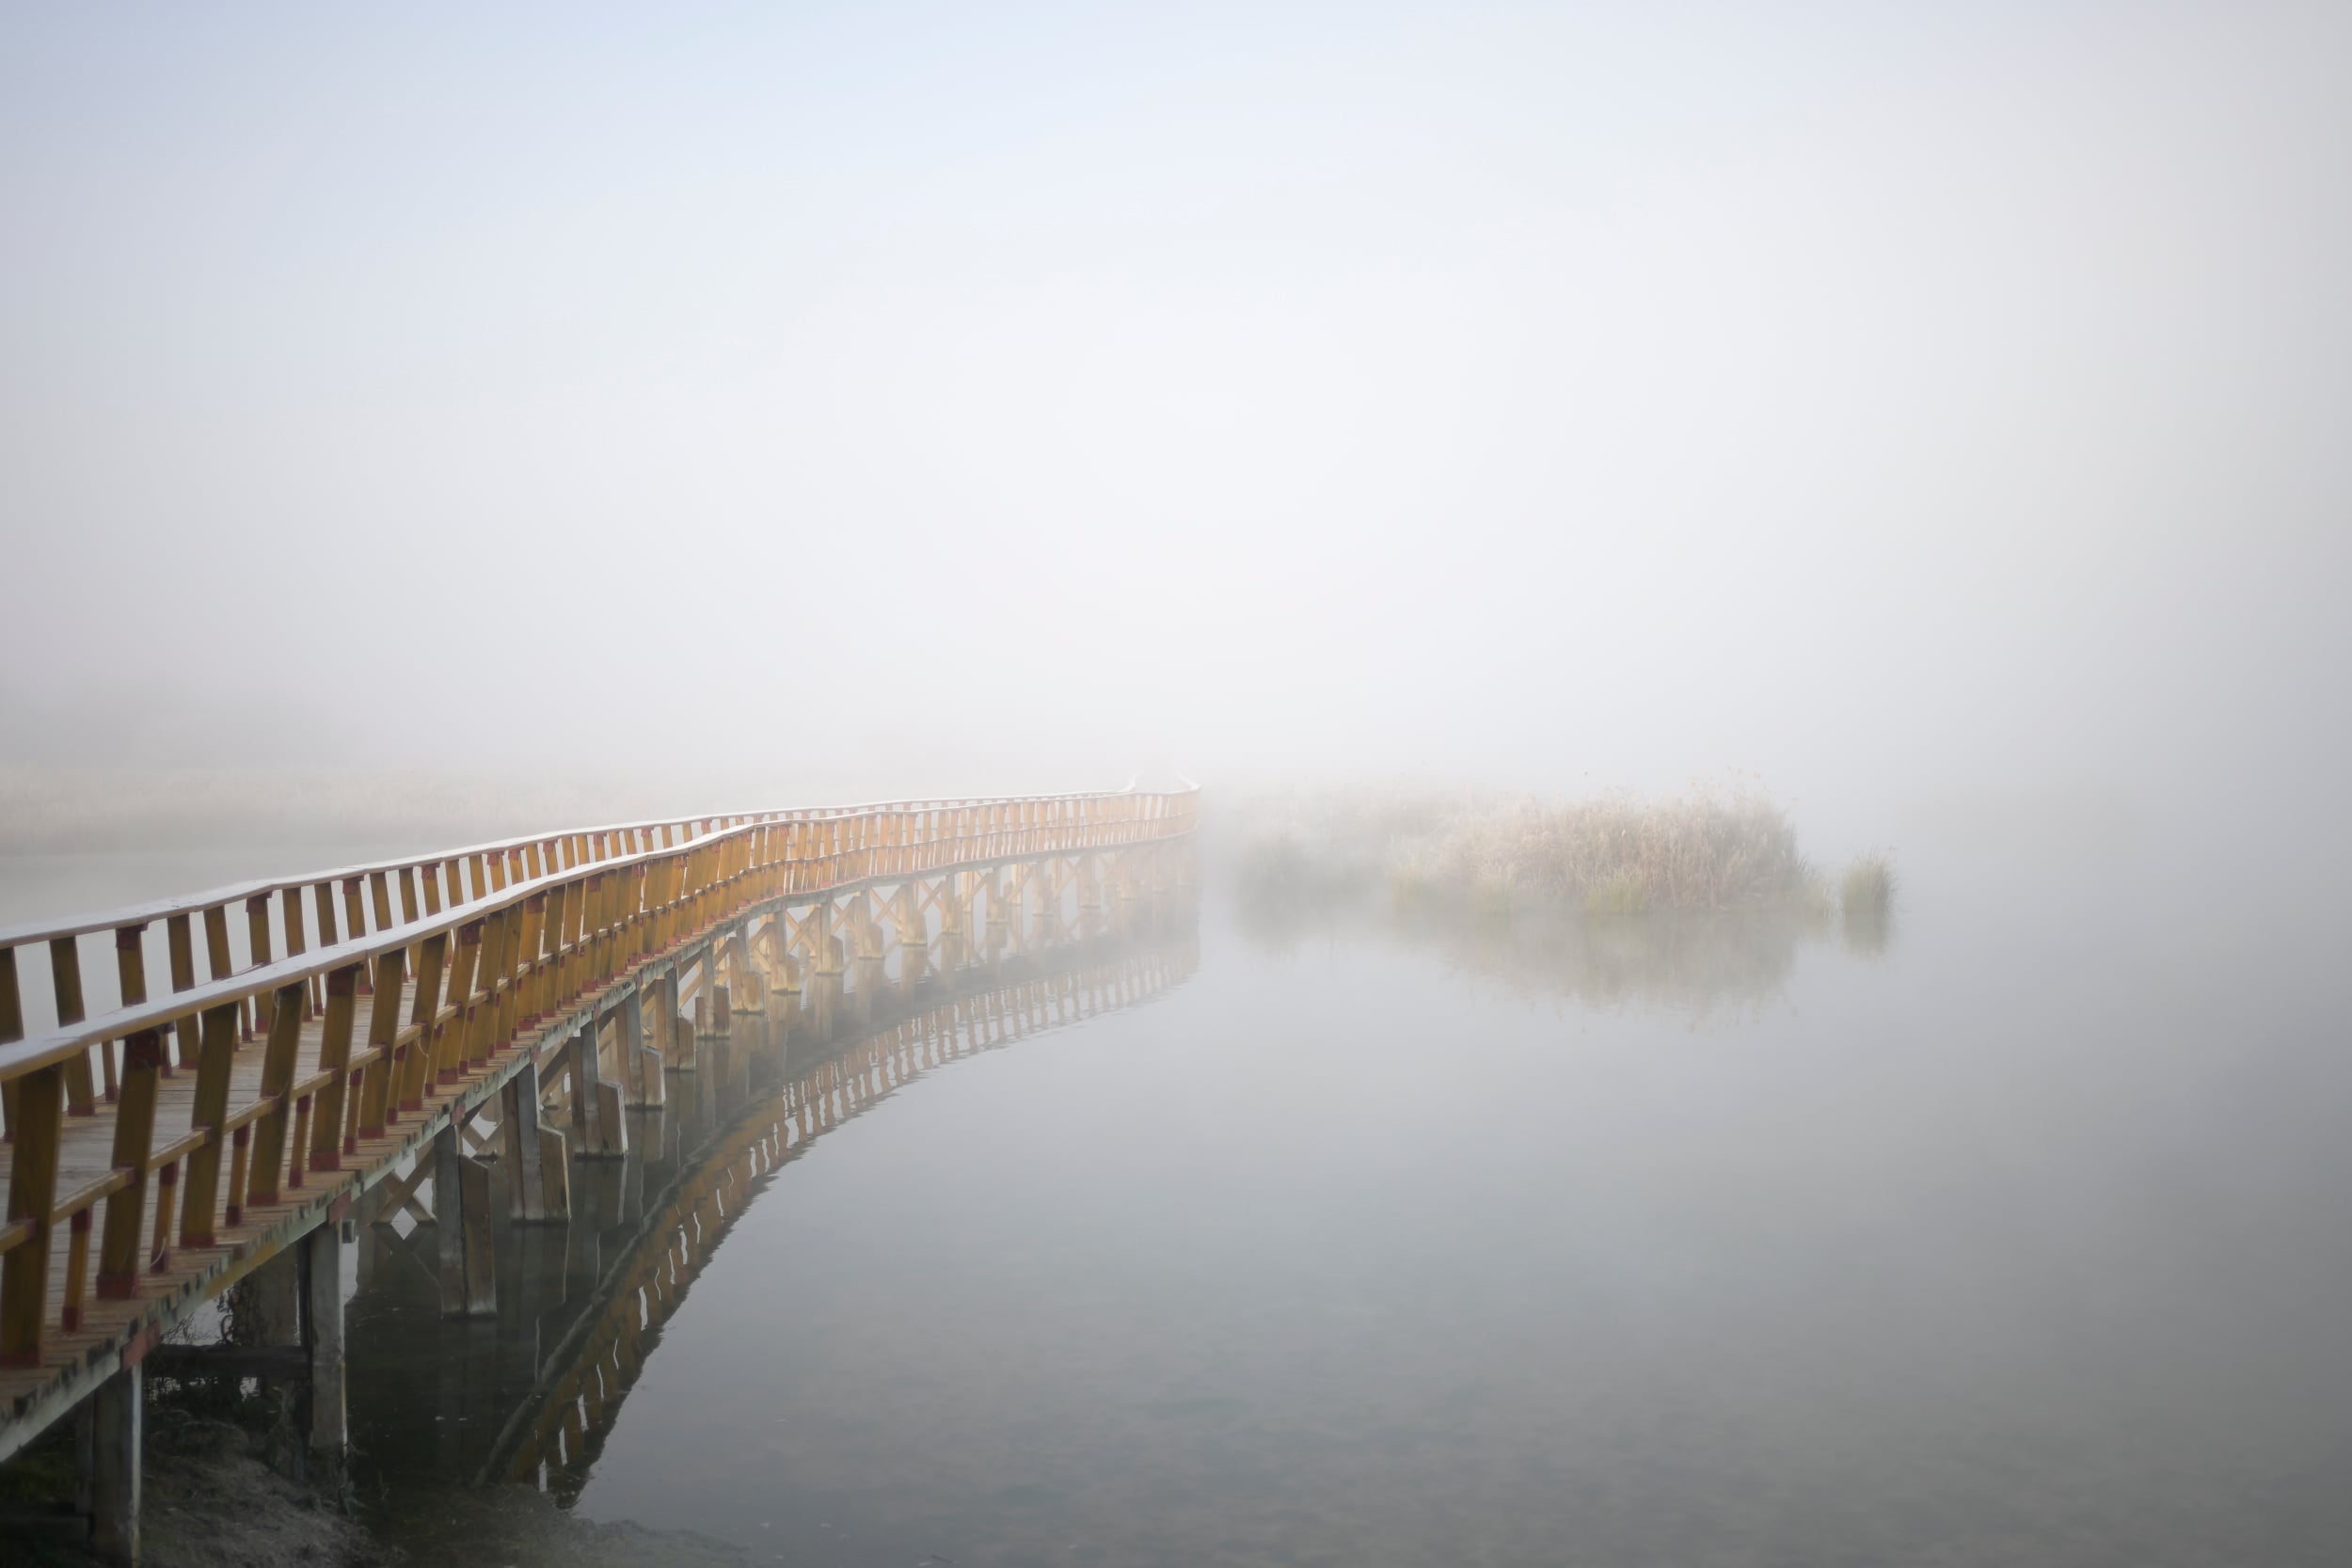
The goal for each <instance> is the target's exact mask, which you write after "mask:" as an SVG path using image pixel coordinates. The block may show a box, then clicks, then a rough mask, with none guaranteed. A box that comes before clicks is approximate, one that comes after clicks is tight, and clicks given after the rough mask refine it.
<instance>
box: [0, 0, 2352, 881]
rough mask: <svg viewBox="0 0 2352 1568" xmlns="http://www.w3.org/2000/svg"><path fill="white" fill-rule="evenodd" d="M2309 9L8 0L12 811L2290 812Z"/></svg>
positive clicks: (1851, 817)
mask: <svg viewBox="0 0 2352 1568" xmlns="http://www.w3.org/2000/svg"><path fill="white" fill-rule="evenodd" d="M2347 57H2352V13H2347V12H2346V11H2345V10H2344V8H2341V7H2331V6H2325V5H2318V4H2312V5H2306V6H2282V7H2259V6H2245V5H2231V6H2219V5H2211V6H2161V7H2140V6H2133V7H2124V6H2115V7H2098V6H2062V7H2050V6H2033V7H2026V6H1994V7H1972V8H1945V9H1944V10H1942V11H1941V12H1938V13H1931V12H1925V11H1922V10H1921V9H1920V8H1895V9H1889V8H1865V7H1850V8H1840V7H1796V8H1776V9H1775V11H1774V13H1773V14H1771V15H1764V14H1760V13H1758V12H1757V11H1756V9H1755V8H1739V7H1727V6H1726V7H1722V8H1707V7H1673V8H1661V7H1648V8H1632V7H1627V8H1618V9H1614V10H1610V9H1601V8H1590V9H1584V10H1569V9H1566V8H1561V9H1557V10H1554V9H1548V8H1499V7H1490V8H1469V7H1462V6H1443V7H1413V6H1403V7H1391V8H1375V9H1367V8H1354V7H1318V6H1306V7H1296V8H1284V9H1282V10H1281V11H1279V13H1277V12H1274V11H1270V10H1269V9H1267V8H1257V7H1232V8H1211V7H1186V8H1176V9H1174V10H1169V9H1160V10H1152V9H1149V8H1130V9H1124V10H1109V9H1102V10H1098V9H1089V8H985V10H975V9H973V8H958V7H940V8H919V7H864V8H839V9H819V8H801V9H796V10H793V11H791V12H788V13H787V12H784V11H781V10H779V11H775V12H772V13H771V12H763V11H761V10H759V9H757V8H744V9H738V8H664V9H663V10H662V12H661V13H660V16H659V17H655V16H652V15H649V14H648V15H630V14H627V13H626V12H625V11H624V10H623V9H622V8H610V9H599V10H594V11H591V10H589V9H586V8H564V9H561V10H558V9H553V8H549V9H545V10H532V9H529V8H515V9H510V10H507V11H504V12H502V13H501V14H500V15H498V16H496V17H492V16H485V15H483V14H480V13H479V12H477V11H476V10H475V9H473V8H465V9H454V8H453V9H446V10H439V11H434V10H429V9H424V8H407V9H404V10H403V11H401V12H400V13H398V14H391V13H385V14H378V15H367V16H360V15H354V14H349V13H344V14H326V13H322V12H319V11H316V10H314V9H311V8H294V7H286V8H264V7H249V8H240V9H238V10H236V11H235V12H234V13H233V14H231V13H227V12H219V11H211V10H208V11H206V12H204V13H202V14H199V13H198V12H194V11H190V10H187V9H184V8H151V9H148V10H145V11H132V10H112V11H108V12H104V13H100V12H91V11H77V10H59V9H56V8H31V7H19V8H12V9H11V10H10V11H9V13H8V15H7V17H6V18H5V20H0V211H5V212H6V213H7V214H8V244H7V245H6V246H5V247H0V276H4V277H5V279H6V287H5V288H4V289H0V518H5V527H6V529H7V540H6V555H5V559H6V561H7V562H8V577H9V579H10V592H9V594H8V600H9V610H8V616H7V617H6V619H5V622H0V671H4V672H5V673H4V674H0V704H5V707H4V708H0V748H5V750H4V752H0V760H4V761H5V762H6V763H8V765H10V766H9V769H8V773H7V778H8V781H9V789H10V793H11V799H13V800H16V801H17V802H18V804H17V806H16V807H15V808H14V811H15V813H16V814H18V815H19V816H20V826H22V824H24V823H29V822H31V821H32V820H33V817H34V816H37V815H38V814H37V813H35V812H33V809H32V807H30V806H28V805H26V804H25V802H26V801H37V800H48V799H54V798H56V795H57V792H58V791H59V790H60V789H62V790H63V791H64V793H65V794H66V795H68V796H71V797H72V798H73V799H74V800H78V801H86V800H87V799H88V798H90V796H91V793H92V792H93V791H98V792H101V793H103V787H104V786H103V784H98V783H93V782H92V781H93V779H97V780H105V779H119V778H123V777H138V776H148V777H152V776H153V775H155V774H156V773H158V772H166V773H169V774H170V775H172V776H173V777H174V778H182V777H185V776H188V775H219V774H224V773H226V774H230V775H232V776H243V775H246V774H263V775H283V774H289V773H291V774H300V775H314V774H315V775H331V776H334V777H337V778H342V779H357V780H370V781H376V783H375V784H373V785H372V787H375V788H378V789H381V787H382V784H381V781H383V780H385V779H388V778H389V779H396V780H418V781H452V780H454V781H467V782H469V787H471V784H472V783H475V782H480V781H490V782H489V783H488V784H485V785H484V787H485V788H486V789H489V790H491V791H492V792H494V793H495V792H496V791H499V790H507V791H511V792H512V793H511V794H510V795H509V796H508V797H507V798H509V799H512V800H527V799H528V800H548V801H551V802H553V803H554V804H556V805H559V806H561V807H562V808H563V809H564V810H566V811H572V810H575V809H576V810H577V811H578V812H580V813H587V814H589V815H596V812H595V810H594V809H593V808H596V807H600V806H602V805H604V804H607V803H612V802H622V801H634V800H640V799H645V798H650V797H651V796H655V795H660V796H661V798H662V799H663V800H665V802H667V803H669V804H671V805H673V806H674V807H675V808H676V809H687V808H691V807H693V806H697V805H706V804H707V805H735V804H739V803H743V802H744V801H745V800H758V801H760V802H762V803H770V802H775V803H781V802H784V801H796V800H803V799H834V798H840V797H842V796H870V795H872V794H875V793H888V794H905V793H918V792H924V791H933V790H937V791H949V790H953V791H963V790H988V789H1001V788H1031V787H1035V788H1061V787H1074V786H1082V785H1093V784H1118V783H1119V782H1120V781H1121V780H1123V779H1124V778H1126V777H1128V776H1130V775H1132V774H1134V773H1136V772H1137V771H1138V770H1146V771H1149V770H1159V772H1161V773H1162V774H1163V775H1164V774H1165V773H1166V772H1168V771H1169V770H1174V769H1182V770H1183V771H1184V772H1185V773H1187V774H1190V775H1191V776H1194V777H1197V778H1200V779H1201V780H1203V781H1205V782H1206V783H1208V784H1210V785H1212V786H1213V787H1224V786H1231V785H1235V784H1248V783H1256V782H1263V781H1267V780H1273V779H1286V778H1298V777H1304V778H1311V779H1315V780H1334V779H1349V778H1359V777H1372V776H1380V777H1385V776H1390V775H1393V774H1396V773H1399V772H1409V773H1411V774H1413V775H1416V776H1419V777H1423V778H1429V779H1436V780H1443V781H1449V782H1454V781H1460V782H1477V783H1484V784H1500V785H1507V786H1510V787H1514V788H1525V789H1531V790H1538V791H1544V792H1549V793H1564V792H1566V793H1572V792H1575V791H1577V790H1580V789H1588V788H1593V789H1597V788H1615V787H1629V788H1634V789H1645V790H1647V789H1661V788H1673V787H1677V786H1679V785H1681V784H1684V783H1685V782H1686V781H1688V780H1691V779H1692V778H1694V777H1695V778H1716V777H1722V776H1724V775H1726V774H1727V773H1731V772H1737V773H1738V774H1740V776H1743V777H1753V778H1755V779H1758V780H1760V781H1762V783H1763V784H1765V786H1766V787H1768V788H1770V789H1772V790H1773V791H1775V792H1777V793H1778V794H1780V795H1782V796H1784V797H1787V798H1789V799H1792V800H1795V801H1796V802H1797V806H1796V810H1797V815H1798V816H1799V817H1800V819H1802V820H1804V821H1805V822H1806V824H1807V825H1808V828H1809V829H1819V830H1820V831H1821V832H1827V833H1828V834H1829V835H1830V836H1832V837H1833V838H1836V839H1839V840H1840V841H1841V842H1863V841H1870V840H1879V839H1884V838H1888V837H1899V836H1900V835H1901V834H1902V833H1904V832H1909V831H1915V828H1916V825H1917V824H1919V823H1921V822H1923V821H1928V820H1931V819H1938V818H1939V814H1940V817H1941V818H1950V819H1956V818H1962V817H1964V818H1967V819H1969V820H1972V821H1979V822H1994V823H2004V822H2010V823H2013V822H2016V821H2021V820H2034V821H2046V822H2056V823H2058V824H2061V825H2062V826H2063V825H2065V824H2099V825H2105V826H2106V827H2110V828H2111V827H2113V826H2114V825H2115V824H2116V823H2119V822H2126V823H2131V824H2136V825H2137V826H2135V827H2134V828H2133V830H2132V831H2134V832H2142V833H2146V834H2150V835H2159V834H2160V835H2163V836H2164V837H2166V838H2167V839H2169V840H2171V841H2175V842H2177V843H2178V844H2180V845H2181V846H2184V847H2190V848H2197V849H2201V850H2204V851H2208V852H2210V853H2211V854H2212V855H2213V856H2214V857H2215V859H2216V860H2217V862H2224V863H2226V862H2227V861H2228V860H2230V859H2232V858H2234V857H2239V856H2242V855H2244V854H2246V853H2247V850H2246V848H2245V846H2246V845H2247V844H2248V843H2249V842H2251V840H2249V836H2248V835H2249V834H2250V833H2253V832H2257V831H2258V830H2260V831H2265V832H2267V831H2270V830H2276V831H2278V832H2279V833H2280V843H2282V844H2285V845H2288V846H2291V847H2293V849H2294V861H2295V863H2296V865H2300V866H2306V867H2314V866H2318V865H2321V864H2329V865H2337V866H2340V865H2341V863H2342V860H2343V848H2342V842H2341V835H2340V834H2339V833H2338V832H2337V831H2336V830H2335V829H2334V827H2333V826H2332V825H2331V824H2329V825H2326V826H2315V825H2313V823H2312V821H2311V820H2309V819H2305V820H2300V821H2298V814H2300V813H2303V812H2307V811H2315V810H2316V808H2317V807H2318V806H2319V805H2320V803H2323V802H2330V801H2333V800H2340V799H2341V797H2342V793H2343V790H2344V787H2345V786H2346V784H2347V783H2352V767H2348V766H2347V760H2346V753H2345V748H2344V739H2343V727H2342V724H2341V722H2340V717H2341V714H2342V712H2343V711H2344V697H2345V692H2344V676H2343V671H2344V667H2345V663H2346V657H2345V656H2346V649H2345V645H2344V644H2345V633H2344V617H2343V616H2342V614H2341V612H2340V610H2339V600H2340V596H2341V589H2342V585H2343V583H2344V581H2346V580H2347V578H2348V576H2352V529H2347V528H2346V526H2345V523H2344V517H2345V504H2346V501H2347V499H2348V498H2352V455H2348V454H2352V447H2347V444H2346V443H2345V441H2344V436H2343V427H2344V417H2345V414H2346V410H2347V406H2348V400H2352V304H2348V303H2347V295H2346V293H2345V291H2344V288H2343V286H2342V279H2343V278H2344V277H2346V276H2352V95H2346V94H2345V93H2344V91H2343V90H2342V86H2343V62H2344V60H2345V59H2346V58H2347ZM60 779H62V780H64V781H65V782H64V783H63V784H59V783H58V781H59V780H60ZM420 787H424V786H423V785H422V784H421V785H420ZM530 791H539V792H540V793H539V794H538V795H535V796H533V795H530V794H528V793H527V792H530ZM711 797H723V798H720V799H711ZM42 820H46V818H43V819H42ZM44 831H45V830H44ZM19 836H20V837H27V836H28V837H30V838H31V839H32V840H34V841H36V842H38V841H40V837H41V832H37V831H30V830H27V831H25V832H20V835H19Z"/></svg>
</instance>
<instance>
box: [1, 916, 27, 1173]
mask: <svg viewBox="0 0 2352 1568" xmlns="http://www.w3.org/2000/svg"><path fill="white" fill-rule="evenodd" d="M23 1038H24V993H23V992H22V991H20V990H17V989H16V949H15V948H13V947H0V1045H14V1044H15V1043H16V1042H17V1041H18V1040H21V1039H23ZM0 1116H5V1117H6V1120H7V1125H6V1127H5V1128H0V1138H7V1139H9V1140H13V1139H14V1138H15V1136H16V1080H15V1079H13V1078H11V1079H9V1080H8V1082H7V1083H5V1084H0Z"/></svg>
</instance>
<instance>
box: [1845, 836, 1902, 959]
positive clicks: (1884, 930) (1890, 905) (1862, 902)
mask: <svg viewBox="0 0 2352 1568" xmlns="http://www.w3.org/2000/svg"><path fill="white" fill-rule="evenodd" d="M1898 885H1899V884H1898V882H1897V879H1896V877H1895V863H1894V860H1893V858H1892V857H1890V856H1889V855H1888V854H1887V853H1886V851H1884V850H1883V849H1873V850H1871V851H1870V852H1869V853H1868V854H1867V855H1861V856H1857V857H1856V858H1855V860H1854V862H1853V863H1852V864H1851V865H1849V866H1848V867H1847V868H1846V879H1845V880H1844V881H1843V882H1841V883H1840V884H1838V890H1837V892H1838V906H1839V909H1840V911H1841V913H1842V914H1843V917H1844V926H1845V932H1846V944H1847V945H1848V946H1849V947H1851V948H1853V949H1855V950H1856V951H1857V952H1865V953H1877V952H1883V951H1884V950H1885V947H1886V942H1887V937H1888V934H1889V932H1890V930H1891V929H1892V927H1893V924H1894V918H1895V893H1896V889H1897V886H1898Z"/></svg>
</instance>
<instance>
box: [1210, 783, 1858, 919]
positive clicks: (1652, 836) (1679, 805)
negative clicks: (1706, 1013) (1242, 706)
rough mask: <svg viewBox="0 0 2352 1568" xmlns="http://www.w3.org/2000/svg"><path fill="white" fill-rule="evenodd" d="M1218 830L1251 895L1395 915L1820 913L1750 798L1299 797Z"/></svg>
mask: <svg viewBox="0 0 2352 1568" xmlns="http://www.w3.org/2000/svg"><path fill="white" fill-rule="evenodd" d="M1229 826H1230V828H1231V829H1232V830H1233V838H1234V840H1235V841H1236V844H1237V847H1238V855H1239V863H1240V870H1241V874H1242V876H1243V878H1244V879H1245V882H1246V883H1247V884H1248V885H1249V886H1251V887H1252V888H1253V890H1256V891H1261V892H1275V891H1280V892H1285V893H1287V894H1290V895H1301V896H1319V895H1331V894H1335V893H1342V892H1355V893H1372V892H1378V891H1383V890H1385V891H1386V892H1387V893H1388V894H1389V895H1391V897H1392V898H1393V899H1394V901H1395V902H1397V903H1398V904H1400V905H1410V904H1413V903H1416V902H1421V901H1424V900H1444V901H1457V902H1461V903H1465V904H1468V905H1470V906H1471V907H1472V908H1474V909H1476V910H1478V911H1482V912H1488V913H1502V912H1508V911H1511V910H1513V909H1516V908H1518V907H1521V906H1528V907H1541V908H1549V909H1567V910H1577V911H1584V912H1586V913H1588V914H1593V915H1634V914H1644V913H1652V912H1657V913H1683V912H1695V911H1731V910H1749V909H1759V908H1800V909H1805V910H1809V911H1815V912H1826V910H1827V906H1828V904H1829V893H1828V890H1827V888H1826V886H1825V885H1824V884H1823V882H1822V880H1821V879H1820V877H1819V876H1818V875H1817V874H1816V873H1815V872H1814V871H1813V869H1812V868H1811V867H1810V866H1808V865H1807V864H1806V863H1805V861H1804V857H1803V856H1802V855H1801V854H1800V853H1799V852H1798V849H1797V834H1796V829H1795V827H1794V825H1793V824H1792V823H1791V822H1790V821H1789V818H1788V811H1787V808H1785V807H1784V806H1782V805H1781V804H1780V803H1779V802H1777V801H1774V800H1770V799H1769V798H1767V797H1765V796H1763V795H1760V794H1758V793H1756V792H1754V791H1749V790H1719V791H1711V790H1693V791H1691V792H1689V793H1687V794H1684V795H1680V796H1677V797H1674V798H1671V799H1667V800H1642V799H1639V798H1637V797H1633V796H1629V795H1617V796H1607V797H1603V798H1600V799H1597V800H1580V801H1569V802H1549V801H1544V800H1536V799H1534V798H1532V797H1524V796H1518V797H1503V796H1478V795H1434V794H1418V795H1417V794H1401V793H1373V792H1357V793H1338V794H1326V795H1298V796H1290V797H1277V798H1269V799H1265V800H1257V801H1251V802H1248V803H1246V804H1244V805H1243V806H1241V807H1239V808H1238V809H1237V810H1236V811H1235V813H1234V814H1233V820H1232V822H1231V823H1230V824H1229Z"/></svg>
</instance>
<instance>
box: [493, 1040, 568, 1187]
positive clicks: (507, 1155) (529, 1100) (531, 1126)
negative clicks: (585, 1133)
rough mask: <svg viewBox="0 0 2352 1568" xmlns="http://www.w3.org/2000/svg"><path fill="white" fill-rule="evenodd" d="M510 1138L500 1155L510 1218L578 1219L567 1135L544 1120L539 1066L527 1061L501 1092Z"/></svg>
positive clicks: (503, 1142) (502, 1114)
mask: <svg viewBox="0 0 2352 1568" xmlns="http://www.w3.org/2000/svg"><path fill="white" fill-rule="evenodd" d="M499 1093H500V1096H501V1099H500V1105H499V1115H500V1117H501V1119H502V1120H503V1121H504V1122H505V1124H506V1136H505V1137H504V1138H503V1139H501V1142H500V1156H501V1160H502V1162H503V1164H504V1166H505V1171H506V1216H507V1218H509V1219H511V1220H513V1221H514V1222H515V1223H516V1224H517V1225H546V1224H548V1223H551V1222H561V1221H564V1220H568V1219H570V1218H571V1217H572V1182H571V1174H572V1172H571V1164H570V1162H569V1161H568V1160H567V1159H566V1158H565V1145H564V1134H563V1133H561V1132H557V1131H556V1130H555V1129H554V1128H552V1127H548V1126H547V1125H545V1124H544V1123H542V1122H541V1121H540V1120H539V1064H538V1063H537V1062H536V1061H526V1062H524V1063H523V1064H522V1066H521V1067H519V1068H517V1069H516V1070H515V1076H514V1077H512V1078H510V1079H508V1080H507V1081H506V1086H505V1087H504V1088H503V1089H501V1090H500V1091H499Z"/></svg>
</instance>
